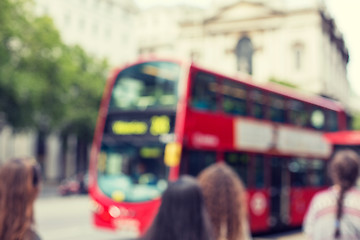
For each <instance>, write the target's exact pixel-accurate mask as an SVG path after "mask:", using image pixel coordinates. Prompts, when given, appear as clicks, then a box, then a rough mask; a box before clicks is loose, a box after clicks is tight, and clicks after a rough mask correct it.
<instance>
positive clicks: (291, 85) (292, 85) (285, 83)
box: [269, 77, 298, 88]
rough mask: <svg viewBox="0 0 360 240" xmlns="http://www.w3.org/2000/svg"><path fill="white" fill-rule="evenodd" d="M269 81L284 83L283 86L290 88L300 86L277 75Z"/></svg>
mask: <svg viewBox="0 0 360 240" xmlns="http://www.w3.org/2000/svg"><path fill="white" fill-rule="evenodd" d="M269 82H272V83H276V84H279V85H283V86H286V87H289V88H298V86H296V85H295V84H292V83H290V82H288V81H285V80H280V79H277V78H275V77H271V78H270V79H269Z"/></svg>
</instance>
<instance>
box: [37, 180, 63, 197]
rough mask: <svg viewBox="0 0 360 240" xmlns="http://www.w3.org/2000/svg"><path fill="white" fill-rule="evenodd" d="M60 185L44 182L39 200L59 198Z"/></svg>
mask: <svg viewBox="0 0 360 240" xmlns="http://www.w3.org/2000/svg"><path fill="white" fill-rule="evenodd" d="M57 187H58V183H53V182H43V183H42V186H41V192H40V195H39V198H47V197H55V196H59V194H58V193H57Z"/></svg>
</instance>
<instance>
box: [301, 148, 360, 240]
mask: <svg viewBox="0 0 360 240" xmlns="http://www.w3.org/2000/svg"><path fill="white" fill-rule="evenodd" d="M359 161H360V158H359V155H358V154H357V153H356V152H354V151H353V150H348V149H346V150H339V151H337V152H336V153H335V155H334V157H333V158H332V160H331V162H330V165H329V172H328V173H329V176H330V179H331V180H332V182H333V186H331V187H330V188H328V189H326V190H324V191H322V192H319V193H318V194H316V195H315V196H314V197H313V199H312V200H311V203H310V205H309V208H308V210H307V213H306V215H305V219H304V224H303V227H304V232H305V234H306V235H307V236H308V237H309V238H310V239H312V240H318V239H327V240H328V239H344V240H345V239H346V240H352V239H360V200H359V199H360V190H359V189H358V188H357V187H356V186H355V184H356V180H357V178H358V175H359Z"/></svg>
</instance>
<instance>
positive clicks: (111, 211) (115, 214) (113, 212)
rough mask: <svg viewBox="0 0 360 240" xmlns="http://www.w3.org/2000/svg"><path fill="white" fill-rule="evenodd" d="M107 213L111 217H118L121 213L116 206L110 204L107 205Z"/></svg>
mask: <svg viewBox="0 0 360 240" xmlns="http://www.w3.org/2000/svg"><path fill="white" fill-rule="evenodd" d="M109 214H110V216H112V217H113V218H117V217H120V215H121V211H120V209H119V208H118V207H116V206H110V207H109Z"/></svg>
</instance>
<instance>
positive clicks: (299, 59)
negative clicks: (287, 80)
mask: <svg viewBox="0 0 360 240" xmlns="http://www.w3.org/2000/svg"><path fill="white" fill-rule="evenodd" d="M292 52H293V66H294V69H295V70H296V71H301V70H302V68H303V67H304V66H303V65H304V45H303V44H301V43H296V44H294V45H293V51H292Z"/></svg>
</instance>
